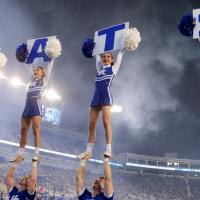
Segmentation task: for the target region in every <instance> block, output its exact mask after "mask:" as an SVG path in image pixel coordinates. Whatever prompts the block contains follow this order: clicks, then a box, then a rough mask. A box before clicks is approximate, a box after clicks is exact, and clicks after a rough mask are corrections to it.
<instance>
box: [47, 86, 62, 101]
mask: <svg viewBox="0 0 200 200" xmlns="http://www.w3.org/2000/svg"><path fill="white" fill-rule="evenodd" d="M45 96H46V98H47V99H49V100H61V97H60V96H59V95H58V94H57V93H56V91H55V90H53V89H49V90H47V92H46V95H45Z"/></svg>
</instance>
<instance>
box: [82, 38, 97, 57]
mask: <svg viewBox="0 0 200 200" xmlns="http://www.w3.org/2000/svg"><path fill="white" fill-rule="evenodd" d="M94 47H95V43H94V40H93V39H90V38H87V39H86V40H85V41H84V42H83V44H82V47H81V50H82V53H83V55H84V56H85V57H87V58H92V57H93V56H92V53H93V49H94Z"/></svg>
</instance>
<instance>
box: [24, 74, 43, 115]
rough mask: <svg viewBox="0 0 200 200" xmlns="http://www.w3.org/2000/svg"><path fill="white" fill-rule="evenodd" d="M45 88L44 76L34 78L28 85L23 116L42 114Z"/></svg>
mask: <svg viewBox="0 0 200 200" xmlns="http://www.w3.org/2000/svg"><path fill="white" fill-rule="evenodd" d="M44 89H45V86H44V82H43V78H41V79H36V78H33V79H32V81H31V82H30V84H29V86H28V91H27V95H26V103H25V107H24V111H23V113H22V117H23V118H31V117H34V116H42V105H41V102H40V99H41V96H42V93H43V91H44Z"/></svg>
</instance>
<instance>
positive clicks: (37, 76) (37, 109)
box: [10, 61, 53, 162]
mask: <svg viewBox="0 0 200 200" xmlns="http://www.w3.org/2000/svg"><path fill="white" fill-rule="evenodd" d="M52 66H53V61H52V62H51V63H50V64H49V65H48V67H47V71H46V73H45V70H44V68H43V67H42V66H37V67H36V68H34V69H33V75H32V78H31V81H30V83H29V85H28V90H27V95H26V103H25V107H24V111H23V113H22V118H21V139H20V148H19V150H18V152H17V155H16V157H15V158H14V159H11V160H10V162H16V161H17V162H20V161H22V160H24V148H25V146H26V144H27V141H28V131H29V127H30V125H31V124H32V129H33V134H34V145H35V154H34V156H33V158H32V160H33V161H39V148H40V145H41V136H40V125H41V119H42V105H41V97H42V95H43V93H44V91H45V89H46V87H47V84H48V82H49V79H50V74H51V69H52Z"/></svg>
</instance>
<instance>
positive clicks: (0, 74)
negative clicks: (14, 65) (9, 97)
mask: <svg viewBox="0 0 200 200" xmlns="http://www.w3.org/2000/svg"><path fill="white" fill-rule="evenodd" d="M0 78H1V79H6V80H8V77H6V76H5V75H3V74H2V73H0Z"/></svg>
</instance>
